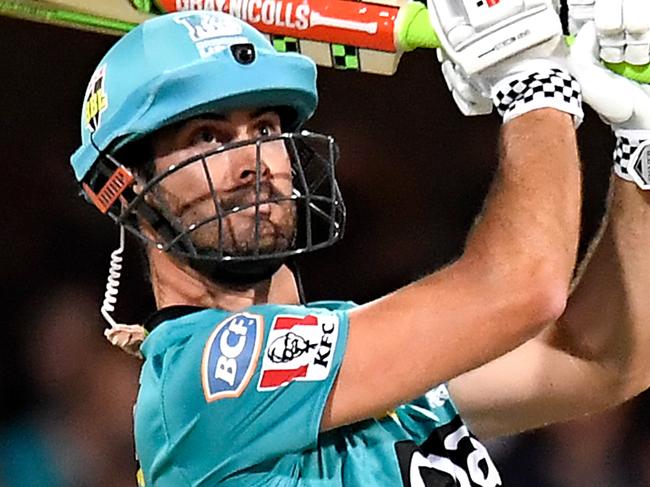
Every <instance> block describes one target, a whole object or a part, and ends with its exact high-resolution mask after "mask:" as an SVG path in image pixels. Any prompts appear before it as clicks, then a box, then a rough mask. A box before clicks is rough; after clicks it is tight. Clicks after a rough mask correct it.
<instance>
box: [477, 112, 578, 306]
mask: <svg viewBox="0 0 650 487" xmlns="http://www.w3.org/2000/svg"><path fill="white" fill-rule="evenodd" d="M580 180H581V174H580V164H579V158H578V150H577V145H576V136H575V131H574V128H573V122H572V119H571V117H570V116H569V115H567V114H565V113H562V112H559V111H556V110H552V109H544V110H536V111H533V112H531V113H528V114H526V115H525V116H522V117H519V118H516V119H514V120H512V121H511V122H509V123H508V124H506V125H505V126H504V127H503V129H502V134H501V163H500V168H499V173H498V175H497V178H496V180H495V184H494V187H493V188H492V191H491V192H490V196H489V198H488V204H487V205H486V207H485V210H484V213H483V215H482V216H481V219H482V222H481V223H482V224H481V225H476V226H475V228H474V229H473V231H472V232H471V233H470V236H469V238H468V241H467V246H466V255H471V256H477V257H478V260H479V261H483V262H484V263H485V264H486V265H487V267H488V268H486V269H485V271H486V272H488V273H491V272H495V273H496V274H495V276H494V277H495V279H502V278H504V276H502V275H500V274H499V273H501V272H505V273H506V274H507V276H508V277H511V276H512V274H516V269H517V268H522V267H523V268H528V269H531V270H532V271H533V272H535V274H536V276H535V277H536V278H537V279H540V280H548V281H549V282H552V283H553V286H554V287H557V288H560V289H561V294H563V295H564V296H566V294H565V293H567V292H568V286H569V282H570V279H571V275H572V272H573V268H574V266H575V258H576V249H577V242H578V232H579V221H580V193H581V190H580V188H581V182H580ZM494 254H497V255H494ZM484 258H485V259H484ZM495 260H496V262H498V263H499V264H501V265H498V266H495V265H494V263H495ZM513 271H514V272H513Z"/></svg>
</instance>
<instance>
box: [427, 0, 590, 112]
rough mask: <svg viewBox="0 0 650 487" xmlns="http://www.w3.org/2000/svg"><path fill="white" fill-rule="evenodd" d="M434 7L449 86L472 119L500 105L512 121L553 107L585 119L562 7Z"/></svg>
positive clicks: (495, 0)
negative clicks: (568, 60) (569, 65)
mask: <svg viewBox="0 0 650 487" xmlns="http://www.w3.org/2000/svg"><path fill="white" fill-rule="evenodd" d="M428 7H429V16H430V19H431V24H432V25H433V27H434V29H435V31H436V33H437V34H438V37H439V39H440V43H441V45H442V52H440V53H439V59H441V61H442V70H443V74H444V76H445V80H446V81H447V84H448V86H449V88H450V90H451V92H452V94H453V97H454V100H455V101H456V104H457V105H458V106H459V108H460V110H461V111H462V112H463V113H464V114H466V115H478V114H484V113H489V112H490V111H491V108H492V107H491V105H492V104H493V105H494V106H496V108H497V110H498V111H499V113H500V114H501V115H502V116H503V118H504V121H508V120H510V119H512V118H514V117H516V116H518V115H521V114H523V113H526V112H528V111H531V110H535V109H538V108H546V107H553V108H557V109H559V110H563V111H565V112H568V113H570V114H572V115H574V117H575V119H576V122H578V123H579V121H581V120H582V116H583V114H582V106H581V98H580V87H579V85H578V83H577V82H576V81H575V80H574V79H573V78H572V77H571V75H570V74H569V73H568V70H567V69H566V67H565V66H564V58H565V56H566V52H563V47H564V44H563V42H562V26H561V22H560V19H559V16H558V14H557V12H556V10H555V8H556V7H557V2H556V1H555V0H428Z"/></svg>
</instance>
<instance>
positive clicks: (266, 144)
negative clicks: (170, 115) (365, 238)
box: [91, 132, 345, 266]
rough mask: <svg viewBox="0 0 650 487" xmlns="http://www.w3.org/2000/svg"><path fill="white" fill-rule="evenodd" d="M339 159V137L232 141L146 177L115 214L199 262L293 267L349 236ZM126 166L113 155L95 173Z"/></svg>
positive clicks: (160, 243) (133, 228)
mask: <svg viewBox="0 0 650 487" xmlns="http://www.w3.org/2000/svg"><path fill="white" fill-rule="evenodd" d="M337 159H338V147H337V145H336V143H335V142H334V139H333V138H332V137H329V136H324V135H320V134H314V133H310V132H301V133H285V134H281V135H276V136H269V137H260V138H258V139H255V140H250V141H244V142H236V143H229V144H225V145H223V146H220V147H219V148H217V149H214V150H210V151H209V152H203V153H200V154H197V155H194V156H192V157H190V158H188V159H186V160H184V161H182V162H180V163H177V164H173V165H170V166H169V167H166V168H164V169H163V170H160V169H159V170H157V171H155V172H150V176H145V175H144V174H137V173H136V174H135V175H134V176H135V181H136V183H135V184H134V185H133V186H131V187H130V188H129V189H128V190H127V191H124V192H123V193H122V194H121V195H120V197H119V198H118V199H116V201H115V203H114V204H113V205H112V206H111V207H110V208H109V209H108V211H107V213H108V214H109V215H110V216H111V217H112V218H113V219H114V220H115V221H117V222H118V223H119V224H121V225H124V226H125V227H126V228H127V229H128V230H129V231H130V232H131V233H133V234H135V235H137V236H138V237H139V238H140V239H142V240H144V241H146V242H148V243H150V244H153V245H155V246H156V247H157V248H159V249H160V250H162V251H165V252H169V253H171V254H174V255H176V256H179V257H182V258H186V259H189V260H190V261H194V262H196V261H204V262H216V263H227V264H228V265H230V266H232V265H237V264H238V263H241V264H242V265H244V266H245V265H246V263H253V262H259V261H266V260H273V261H277V260H278V259H282V260H284V259H286V258H288V257H291V256H295V255H299V254H303V253H307V252H311V251H314V250H318V249H320V248H324V247H328V246H330V245H332V244H333V243H334V242H336V241H337V240H339V239H340V238H341V237H342V236H343V231H344V226H345V206H344V203H343V199H342V197H341V193H340V190H339V187H338V183H337V181H336V177H335V163H336V160H337ZM278 160H280V163H279V164H278V162H277V161H278ZM241 161H245V163H243V164H242V163H241ZM272 161H273V162H272ZM274 164H275V166H274V169H275V168H277V167H280V169H279V170H278V169H276V171H275V172H274V171H272V170H270V169H269V167H270V166H273V165H274ZM120 168H121V169H122V170H123V169H124V166H122V165H121V164H120V163H119V161H117V160H115V158H113V157H112V156H111V155H104V156H103V157H101V158H100V161H99V163H98V164H97V165H96V168H95V171H91V172H92V173H94V174H98V173H103V174H105V175H106V174H110V173H111V172H113V171H117V170H118V169H120ZM233 175H234V176H233ZM104 179H105V178H104ZM224 181H226V182H224ZM233 181H234V182H235V183H233Z"/></svg>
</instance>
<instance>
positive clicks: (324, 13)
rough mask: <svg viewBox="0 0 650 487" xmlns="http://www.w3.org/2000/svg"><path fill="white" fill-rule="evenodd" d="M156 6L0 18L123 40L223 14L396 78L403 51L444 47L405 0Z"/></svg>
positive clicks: (19, 11) (14, 3) (94, 4)
mask: <svg viewBox="0 0 650 487" xmlns="http://www.w3.org/2000/svg"><path fill="white" fill-rule="evenodd" d="M135 3H137V4H138V5H139V6H140V8H141V9H138V8H136V7H135V5H134V4H135ZM157 3H158V6H157V7H152V6H151V3H150V2H149V1H146V0H135V1H134V2H132V1H131V0H95V1H91V0H0V15H5V16H10V17H16V18H21V19H27V20H34V21H40V22H45V23H49V24H55V25H61V26H65V27H72V28H77V29H84V30H89V31H93V32H100V33H104V34H116V35H122V34H124V33H126V32H128V31H129V30H131V29H133V28H134V27H135V26H136V25H138V24H139V23H140V22H143V21H144V20H146V19H147V18H150V17H152V16H153V15H156V14H158V13H161V12H174V11H178V10H191V9H196V8H205V9H206V10H210V9H212V10H221V11H225V12H229V13H231V14H233V15H235V16H237V17H239V18H241V19H242V20H244V21H246V22H248V23H249V24H251V25H253V26H254V27H256V28H257V29H258V30H260V31H261V32H263V33H265V34H266V35H267V36H268V37H269V39H270V41H271V42H272V44H273V46H274V47H275V48H276V49H277V50H279V51H295V52H300V53H302V54H305V55H306V56H309V57H311V58H312V59H313V60H314V62H316V64H318V65H320V66H326V67H332V68H337V69H342V70H353V71H361V72H365V73H375V74H383V75H391V74H394V73H395V71H396V69H397V65H398V63H399V60H400V57H401V55H402V53H403V52H407V51H412V50H414V49H416V48H419V47H425V48H435V47H439V41H438V38H437V36H436V35H435V32H434V31H433V29H432V27H431V25H430V23H429V19H428V15H427V11H426V7H425V6H424V5H423V4H422V3H419V2H409V1H408V0H372V1H371V2H366V1H354V0H301V1H300V2H297V1H295V0H216V1H210V0H208V1H185V0H179V1H175V0H163V1H158V2H157ZM143 10H145V11H143Z"/></svg>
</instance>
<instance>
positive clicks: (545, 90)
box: [491, 67, 584, 126]
mask: <svg viewBox="0 0 650 487" xmlns="http://www.w3.org/2000/svg"><path fill="white" fill-rule="evenodd" d="M491 97H492V102H493V103H494V106H495V107H496V109H497V111H498V112H499V114H500V115H501V116H502V117H503V122H504V123H505V122H508V121H509V120H512V119H513V118H515V117H518V116H520V115H523V114H524V113H527V112H530V111H532V110H537V109H539V108H555V109H557V110H561V111H563V112H566V113H569V114H571V115H573V119H574V123H575V125H576V126H578V125H580V123H581V122H582V119H583V117H584V114H583V111H582V91H581V89H580V85H579V84H578V82H577V81H576V79H575V78H574V77H573V76H571V74H569V73H568V72H567V71H566V70H564V69H561V68H559V67H557V68H550V67H549V68H544V69H537V70H525V71H521V72H519V73H516V74H513V75H511V76H508V77H506V78H504V79H503V80H501V81H499V82H498V83H496V84H495V85H494V87H493V88H492V93H491Z"/></svg>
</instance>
